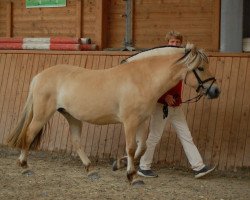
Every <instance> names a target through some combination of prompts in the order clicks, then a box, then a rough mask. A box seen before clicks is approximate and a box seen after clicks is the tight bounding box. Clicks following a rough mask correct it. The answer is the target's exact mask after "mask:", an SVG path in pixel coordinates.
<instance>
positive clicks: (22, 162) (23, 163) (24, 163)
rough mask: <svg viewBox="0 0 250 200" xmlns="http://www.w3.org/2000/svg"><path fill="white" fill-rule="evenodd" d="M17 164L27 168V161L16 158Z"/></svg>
mask: <svg viewBox="0 0 250 200" xmlns="http://www.w3.org/2000/svg"><path fill="white" fill-rule="evenodd" d="M17 165H18V166H20V167H22V168H24V169H26V168H28V163H27V161H20V160H17Z"/></svg>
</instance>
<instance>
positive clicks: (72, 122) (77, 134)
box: [61, 111, 91, 172]
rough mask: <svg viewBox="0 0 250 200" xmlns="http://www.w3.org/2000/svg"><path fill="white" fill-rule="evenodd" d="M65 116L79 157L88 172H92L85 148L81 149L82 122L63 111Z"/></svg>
mask: <svg viewBox="0 0 250 200" xmlns="http://www.w3.org/2000/svg"><path fill="white" fill-rule="evenodd" d="M61 113H62V114H63V116H64V117H65V118H66V119H67V121H68V123H69V129H70V133H71V139H72V143H73V146H74V148H75V149H76V152H77V154H78V155H79V157H80V159H81V160H82V162H83V164H84V166H85V168H86V171H87V172H90V164H91V162H90V160H89V158H88V156H87V155H86V153H85V152H84V150H83V148H82V147H81V143H80V140H81V131H82V122H81V121H80V120H77V119H75V118H74V117H73V116H72V115H70V114H69V113H67V112H64V111H61Z"/></svg>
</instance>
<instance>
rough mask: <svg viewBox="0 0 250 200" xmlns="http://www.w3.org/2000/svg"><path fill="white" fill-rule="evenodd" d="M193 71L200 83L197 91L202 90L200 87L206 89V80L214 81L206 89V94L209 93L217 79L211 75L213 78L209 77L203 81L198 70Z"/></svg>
mask: <svg viewBox="0 0 250 200" xmlns="http://www.w3.org/2000/svg"><path fill="white" fill-rule="evenodd" d="M192 71H193V73H194V75H195V77H196V79H197V81H198V83H199V85H198V87H197V89H196V92H197V93H198V92H199V91H200V88H202V89H205V87H204V84H205V83H206V82H209V81H212V82H211V84H210V86H209V87H208V88H207V90H206V93H205V94H206V95H207V93H208V92H209V90H210V88H211V87H212V85H213V84H214V82H215V81H216V79H215V78H214V77H211V78H208V79H205V80H204V81H202V80H201V79H200V77H199V76H198V74H197V72H196V71H195V69H193V70H192ZM185 82H186V79H185Z"/></svg>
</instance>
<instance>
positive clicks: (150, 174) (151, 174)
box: [137, 168, 158, 178]
mask: <svg viewBox="0 0 250 200" xmlns="http://www.w3.org/2000/svg"><path fill="white" fill-rule="evenodd" d="M137 174H138V175H140V176H144V177H147V178H155V177H158V174H156V173H155V172H153V171H152V170H150V169H149V170H142V169H141V168H139V169H138V171H137Z"/></svg>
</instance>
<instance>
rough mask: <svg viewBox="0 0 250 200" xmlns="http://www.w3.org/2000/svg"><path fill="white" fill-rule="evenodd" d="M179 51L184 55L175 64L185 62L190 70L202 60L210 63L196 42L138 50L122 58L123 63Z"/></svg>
mask: <svg viewBox="0 0 250 200" xmlns="http://www.w3.org/2000/svg"><path fill="white" fill-rule="evenodd" d="M177 52H179V53H180V52H182V53H183V56H182V57H181V58H180V59H178V60H177V61H176V62H175V64H178V63H179V64H184V65H186V66H187V67H188V68H189V69H190V70H191V69H193V68H195V67H197V66H199V65H201V63H202V62H206V63H208V58H207V56H206V54H205V52H204V50H203V49H198V48H197V47H196V46H195V45H194V44H191V43H187V44H186V46H185V47H176V46H169V45H165V46H158V47H153V48H151V49H147V50H144V51H142V52H138V53H136V54H134V55H132V56H130V57H128V58H126V59H125V60H122V62H121V63H125V62H131V61H134V60H140V59H143V58H146V57H149V56H160V55H171V54H174V53H177Z"/></svg>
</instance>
